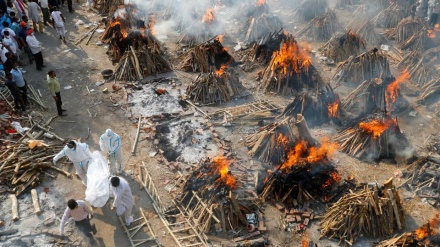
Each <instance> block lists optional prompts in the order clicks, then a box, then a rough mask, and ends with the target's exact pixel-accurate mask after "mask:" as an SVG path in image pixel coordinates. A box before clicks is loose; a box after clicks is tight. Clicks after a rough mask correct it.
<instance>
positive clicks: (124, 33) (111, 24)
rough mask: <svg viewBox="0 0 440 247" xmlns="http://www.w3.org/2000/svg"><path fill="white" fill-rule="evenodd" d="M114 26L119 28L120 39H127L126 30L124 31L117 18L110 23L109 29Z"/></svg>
mask: <svg viewBox="0 0 440 247" xmlns="http://www.w3.org/2000/svg"><path fill="white" fill-rule="evenodd" d="M116 25H119V26H120V30H121V35H122V39H125V38H127V36H128V33H127V30H125V28H124V27H123V26H122V23H121V21H120V19H119V18H117V19H116V20H114V21H111V22H110V27H114V26H116Z"/></svg>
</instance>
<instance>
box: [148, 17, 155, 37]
mask: <svg viewBox="0 0 440 247" xmlns="http://www.w3.org/2000/svg"><path fill="white" fill-rule="evenodd" d="M155 18H156V16H154V15H152V16H151V17H150V22H149V23H148V28H149V29H150V33H151V35H154V34H155V33H156V28H155V27H154V24H155V23H156V20H155Z"/></svg>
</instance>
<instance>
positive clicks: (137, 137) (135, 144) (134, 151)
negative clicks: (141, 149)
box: [131, 116, 142, 156]
mask: <svg viewBox="0 0 440 247" xmlns="http://www.w3.org/2000/svg"><path fill="white" fill-rule="evenodd" d="M141 120H142V116H139V121H138V128H137V133H136V138H135V139H134V143H133V149H131V155H132V156H136V147H137V144H138V141H139V134H140V132H141V124H142V123H141Z"/></svg>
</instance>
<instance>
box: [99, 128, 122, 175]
mask: <svg viewBox="0 0 440 247" xmlns="http://www.w3.org/2000/svg"><path fill="white" fill-rule="evenodd" d="M99 147H100V148H101V151H102V152H105V153H106V154H107V157H108V158H109V164H111V163H114V168H116V169H113V165H111V173H112V174H120V173H121V172H122V148H121V137H119V135H118V134H116V133H114V132H113V131H112V130H111V129H107V130H106V131H105V133H104V134H102V135H101V138H100V139H99Z"/></svg>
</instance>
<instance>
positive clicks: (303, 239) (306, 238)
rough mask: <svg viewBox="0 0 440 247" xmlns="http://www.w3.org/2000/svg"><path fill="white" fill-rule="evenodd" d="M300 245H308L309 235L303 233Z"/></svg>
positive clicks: (302, 246)
mask: <svg viewBox="0 0 440 247" xmlns="http://www.w3.org/2000/svg"><path fill="white" fill-rule="evenodd" d="M301 247H309V237H308V236H307V235H304V236H303V238H302V240H301Z"/></svg>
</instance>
